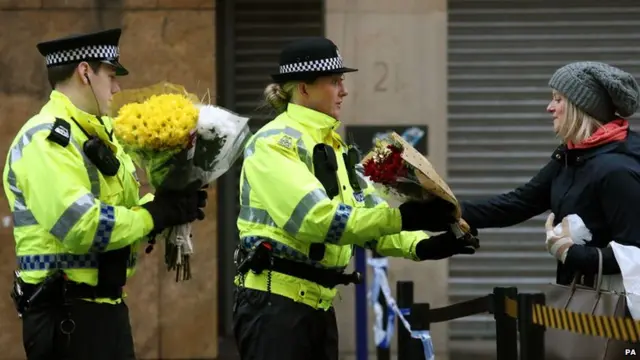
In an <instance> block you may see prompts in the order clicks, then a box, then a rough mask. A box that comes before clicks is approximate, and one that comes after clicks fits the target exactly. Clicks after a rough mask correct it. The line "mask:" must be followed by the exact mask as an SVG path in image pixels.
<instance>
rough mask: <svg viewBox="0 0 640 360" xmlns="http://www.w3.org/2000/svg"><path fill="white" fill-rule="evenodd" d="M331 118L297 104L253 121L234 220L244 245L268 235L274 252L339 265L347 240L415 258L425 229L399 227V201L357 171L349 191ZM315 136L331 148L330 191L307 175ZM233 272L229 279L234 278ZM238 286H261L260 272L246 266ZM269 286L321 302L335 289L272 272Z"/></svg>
mask: <svg viewBox="0 0 640 360" xmlns="http://www.w3.org/2000/svg"><path fill="white" fill-rule="evenodd" d="M339 125H340V122H339V121H337V120H336V119H334V118H332V117H330V116H328V115H325V114H322V113H320V112H317V111H314V110H311V109H309V108H306V107H303V106H299V105H296V104H289V106H288V108H287V111H286V112H284V113H282V114H281V115H279V116H278V117H276V118H275V119H274V120H273V121H271V122H270V123H269V124H267V125H266V126H264V127H263V128H262V129H260V130H259V131H258V132H257V133H256V134H255V135H254V136H253V137H252V138H251V140H250V141H249V142H248V144H247V147H246V148H245V153H244V162H243V165H242V172H241V175H240V204H241V210H240V214H239V217H238V220H237V226H238V230H239V235H240V241H241V244H242V245H243V246H244V247H245V248H248V249H249V248H251V247H252V246H253V245H254V244H255V243H256V241H258V240H259V239H268V241H270V242H271V243H272V244H273V248H274V250H275V251H276V254H277V256H281V257H285V258H289V259H292V260H297V261H301V262H305V263H308V264H311V265H314V266H317V267H322V268H330V269H344V268H346V266H347V265H348V263H349V261H350V259H351V256H352V246H353V245H356V246H361V247H365V248H372V249H375V251H376V252H378V253H379V254H381V255H385V256H394V257H403V258H407V259H411V260H417V258H416V256H415V245H416V243H417V242H418V241H419V240H422V239H425V238H427V237H428V236H427V235H426V234H425V233H424V232H422V231H417V232H401V223H402V220H401V217H400V212H399V210H398V209H395V208H391V207H389V206H388V204H387V203H386V202H385V201H383V200H382V199H381V198H380V197H379V196H378V195H377V194H376V191H375V190H374V188H373V186H372V185H371V184H369V183H368V182H367V181H366V180H365V178H364V177H363V176H362V175H361V174H359V183H360V187H361V188H362V189H364V190H363V191H362V193H354V190H353V189H352V187H351V185H350V183H349V178H348V174H347V169H346V166H345V163H344V160H343V156H342V154H343V153H346V152H347V151H348V146H347V145H346V144H345V143H344V142H343V141H342V139H341V137H340V135H339V134H338V133H337V132H336V131H335V130H336V129H337V128H338V126H339ZM318 143H324V144H327V145H330V146H331V147H332V148H333V149H334V151H335V154H336V161H337V164H338V171H337V174H338V182H339V184H340V194H339V195H337V196H336V197H335V198H333V199H329V197H328V196H327V194H326V191H325V189H324V187H323V185H322V184H321V183H320V182H319V181H318V179H317V178H316V176H315V175H314V169H313V161H312V154H313V148H314V146H315V145H316V144H318ZM313 243H324V244H325V245H326V251H325V255H324V257H323V259H322V260H321V261H319V262H315V261H313V260H310V259H309V256H308V255H309V248H310V246H311V244H313ZM240 280H241V279H240V278H239V277H238V278H237V279H236V283H237V284H239V282H240ZM243 280H244V281H243V282H244V284H242V286H244V287H247V288H254V289H259V290H266V289H267V286H266V282H267V281H266V280H267V272H263V273H262V274H260V275H255V274H253V273H252V272H249V273H247V275H246V276H245V278H244V279H243ZM270 288H271V292H273V293H275V294H279V295H282V296H286V297H289V298H292V299H294V300H295V301H299V302H302V303H305V304H307V305H309V306H312V307H314V308H323V309H328V308H329V307H330V306H331V303H332V301H333V298H334V297H335V295H336V293H337V290H336V289H335V288H334V289H328V288H324V287H322V286H320V285H317V284H315V283H312V282H309V281H306V280H303V279H298V278H294V277H292V276H288V275H284V274H280V273H276V272H272V273H271V284H270Z"/></svg>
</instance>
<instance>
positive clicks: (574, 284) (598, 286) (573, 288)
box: [567, 248, 602, 303]
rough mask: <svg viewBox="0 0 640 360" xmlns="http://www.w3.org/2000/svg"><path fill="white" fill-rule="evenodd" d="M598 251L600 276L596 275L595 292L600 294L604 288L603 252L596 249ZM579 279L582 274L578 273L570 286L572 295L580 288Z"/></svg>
mask: <svg viewBox="0 0 640 360" xmlns="http://www.w3.org/2000/svg"><path fill="white" fill-rule="evenodd" d="M596 250H597V251H598V275H596V276H597V278H596V283H595V290H596V292H597V293H598V294H599V293H600V292H601V291H600V289H601V288H602V251H601V250H600V248H596ZM578 277H580V272H578V271H576V273H575V275H574V276H573V280H572V281H571V285H570V289H571V292H570V293H571V295H573V293H574V292H575V291H576V287H577V286H578ZM567 303H568V302H567Z"/></svg>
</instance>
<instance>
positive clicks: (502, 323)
mask: <svg viewBox="0 0 640 360" xmlns="http://www.w3.org/2000/svg"><path fill="white" fill-rule="evenodd" d="M507 297H508V298H510V299H513V300H514V301H515V300H516V299H517V298H518V288H516V287H495V288H493V318H494V319H495V321H496V355H497V358H496V359H497V360H515V359H517V358H518V323H517V321H516V319H514V318H512V317H511V316H509V315H507V307H506V300H507Z"/></svg>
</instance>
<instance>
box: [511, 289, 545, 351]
mask: <svg viewBox="0 0 640 360" xmlns="http://www.w3.org/2000/svg"><path fill="white" fill-rule="evenodd" d="M544 303H545V298H544V294H518V330H519V331H520V360H544V354H545V351H544V327H543V326H541V325H536V324H534V323H533V305H534V304H541V305H544Z"/></svg>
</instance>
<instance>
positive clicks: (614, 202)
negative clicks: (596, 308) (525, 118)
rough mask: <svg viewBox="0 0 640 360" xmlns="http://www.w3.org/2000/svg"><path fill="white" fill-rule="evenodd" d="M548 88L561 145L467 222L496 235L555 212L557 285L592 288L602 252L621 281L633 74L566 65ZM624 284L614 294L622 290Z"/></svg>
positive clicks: (637, 197)
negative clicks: (582, 234)
mask: <svg viewBox="0 0 640 360" xmlns="http://www.w3.org/2000/svg"><path fill="white" fill-rule="evenodd" d="M549 86H550V88H551V95H552V99H551V101H550V102H549V105H548V106H547V111H548V112H549V113H550V114H551V116H552V118H553V128H554V130H555V132H556V134H557V135H558V137H559V138H560V139H561V140H562V145H560V146H559V147H558V148H557V149H556V150H555V151H554V152H553V154H552V155H551V160H550V161H549V162H548V163H547V165H545V166H544V168H542V169H541V170H540V171H539V172H538V174H536V175H535V176H534V177H533V178H532V179H531V180H530V181H529V182H528V183H526V184H524V185H522V186H520V187H518V188H517V189H515V190H513V191H511V192H508V193H505V194H501V195H497V196H493V197H491V198H489V199H485V200H480V201H465V202H462V203H461V205H462V217H463V218H464V219H465V220H466V221H467V223H469V225H471V226H472V227H473V228H475V229H481V228H497V227H507V226H512V225H516V224H518V223H521V222H524V221H526V220H528V219H530V218H532V217H534V216H537V215H540V214H542V213H544V212H546V211H548V210H551V214H550V215H549V217H548V219H547V224H546V230H547V232H546V233H547V240H546V247H547V251H548V252H549V253H550V254H551V255H552V256H554V257H555V258H556V259H557V271H556V282H557V283H558V284H561V285H569V284H571V282H572V281H573V279H574V276H575V274H576V273H577V272H578V273H581V274H582V275H583V276H582V277H581V278H580V279H579V280H578V283H579V284H581V285H584V286H590V287H593V286H594V277H595V276H594V275H596V274H597V273H598V269H599V258H600V256H599V251H601V254H602V269H603V273H604V274H605V275H617V274H620V267H619V266H618V263H617V261H616V258H615V255H614V253H613V250H612V248H611V247H609V246H608V245H609V243H610V242H612V241H615V242H617V243H619V244H621V245H631V246H637V247H640V216H639V215H638V214H639V213H640V136H639V135H638V134H637V133H635V132H633V131H631V130H630V129H629V123H628V121H627V119H626V118H627V117H630V116H632V115H633V114H634V113H635V112H636V110H638V106H639V104H640V88H639V86H638V83H637V82H636V80H635V79H634V78H633V76H632V75H630V74H629V73H627V72H625V71H623V70H621V69H618V68H616V67H613V66H611V65H607V64H603V63H598V62H576V63H571V64H568V65H565V66H563V67H561V68H560V69H558V70H557V71H556V72H555V73H554V74H553V75H552V76H551V79H550V81H549ZM436 207H438V205H437V204H435V203H434V205H433V208H434V209H425V211H426V210H429V211H434V210H437V209H435V208H436ZM572 214H575V215H578V216H579V217H580V218H581V219H582V221H583V222H584V225H585V226H586V228H588V229H589V230H590V232H591V234H592V237H591V239H583V238H577V236H575V235H572V233H571V232H572V231H573V230H574V229H573V228H571V229H569V228H568V226H567V225H568V224H567V222H562V220H563V219H564V218H565V217H567V216H568V215H572ZM558 223H562V225H561V226H557V224H558ZM556 226H557V228H556V229H554V227H556ZM555 231H558V232H555ZM574 233H575V232H574ZM574 237H576V238H574ZM600 249H601V250H600ZM617 278H618V279H620V276H619V275H617ZM621 282H622V281H621V280H620V282H619V283H618V284H617V287H618V289H617V290H623V289H621V288H620V287H622V284H621ZM603 288H604V287H603ZM610 289H611V287H610ZM612 290H616V289H612ZM567 296H568V295H567ZM627 310H628V309H627ZM549 334H551V333H549ZM589 344H591V345H589V346H587V347H588V348H589V349H593V350H594V351H593V354H594V358H593V359H602V357H598V355H597V354H602V353H603V351H609V352H610V351H614V350H612V349H613V347H610V348H609V350H607V347H606V345H604V346H602V345H601V344H602V343H601V342H597V341H591V342H589ZM605 344H606V343H605ZM586 345H587V344H586V343H585V346H586ZM610 345H611V344H610ZM627 345H629V344H627ZM630 346H633V344H631V345H630ZM565 350H566V349H564V350H563V351H565ZM548 351H549V350H548ZM586 351H587V352H589V353H591V352H590V350H586Z"/></svg>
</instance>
